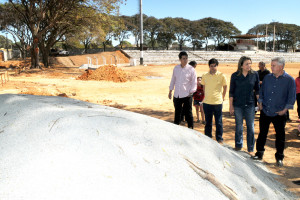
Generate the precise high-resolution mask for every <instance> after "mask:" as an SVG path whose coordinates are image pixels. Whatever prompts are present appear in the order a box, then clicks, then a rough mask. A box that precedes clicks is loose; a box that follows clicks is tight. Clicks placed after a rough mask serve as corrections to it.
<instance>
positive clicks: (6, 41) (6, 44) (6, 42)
mask: <svg viewBox="0 0 300 200" xmlns="http://www.w3.org/2000/svg"><path fill="white" fill-rule="evenodd" d="M7 34H8V33H7V32H5V35H6V37H5V47H6V51H7V54H8V40H7Z"/></svg>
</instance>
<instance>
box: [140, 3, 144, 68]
mask: <svg viewBox="0 0 300 200" xmlns="http://www.w3.org/2000/svg"><path fill="white" fill-rule="evenodd" d="M142 8H143V7H142V0H140V34H141V35H140V41H141V42H140V52H141V56H140V65H143V64H144V58H143V56H144V55H143V10H142Z"/></svg>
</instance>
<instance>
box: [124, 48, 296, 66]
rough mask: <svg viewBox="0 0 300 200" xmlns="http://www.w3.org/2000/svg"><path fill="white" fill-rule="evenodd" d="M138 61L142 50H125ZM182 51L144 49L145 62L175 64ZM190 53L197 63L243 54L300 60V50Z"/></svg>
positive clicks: (230, 60)
mask: <svg viewBox="0 0 300 200" xmlns="http://www.w3.org/2000/svg"><path fill="white" fill-rule="evenodd" d="M124 51H125V52H126V53H127V54H128V55H129V56H130V57H131V58H132V59H136V62H137V63H139V62H140V51H138V50H124ZM179 52H180V51H173V50H171V51H153V50H147V51H143V58H144V59H143V60H144V64H158V65H163V64H174V63H178V59H179V58H178V54H179ZM186 52H187V53H188V55H189V61H192V60H195V61H196V62H197V63H205V64H206V63H207V62H208V60H209V59H211V58H216V59H218V61H219V62H220V63H237V62H238V61H239V59H240V57H242V56H248V57H250V58H251V59H252V62H254V63H257V62H260V61H264V62H266V63H270V62H271V59H272V58H274V57H283V58H285V60H286V62H288V63H295V62H300V52H296V53H282V52H265V51H245V52H237V51H186Z"/></svg>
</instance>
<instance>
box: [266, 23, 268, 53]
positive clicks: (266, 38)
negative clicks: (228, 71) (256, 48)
mask: <svg viewBox="0 0 300 200" xmlns="http://www.w3.org/2000/svg"><path fill="white" fill-rule="evenodd" d="M267 38H268V24H267V25H266V35H265V51H267Z"/></svg>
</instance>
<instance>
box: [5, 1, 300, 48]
mask: <svg viewBox="0 0 300 200" xmlns="http://www.w3.org/2000/svg"><path fill="white" fill-rule="evenodd" d="M124 1H125V0H124ZM2 2H3V0H0V3H2ZM139 3H140V0H126V1H125V3H124V4H122V5H121V7H120V14H121V15H127V16H131V15H134V14H137V13H139ZM299 7H300V1H299V0H286V1H282V0H252V1H249V0H143V13H144V14H146V15H148V16H153V17H156V18H159V19H160V18H164V17H182V18H186V19H189V20H198V19H202V18H205V17H213V18H217V19H221V20H224V21H228V22H232V23H233V25H234V26H236V27H237V28H238V29H239V30H240V31H242V33H243V34H245V33H247V31H248V30H249V29H251V28H252V27H254V26H256V25H257V24H264V23H270V22H282V23H289V24H296V25H300V12H299ZM0 34H1V35H5V34H3V33H0ZM129 41H130V42H131V43H134V39H133V38H131V39H129ZM114 43H115V42H114Z"/></svg>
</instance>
